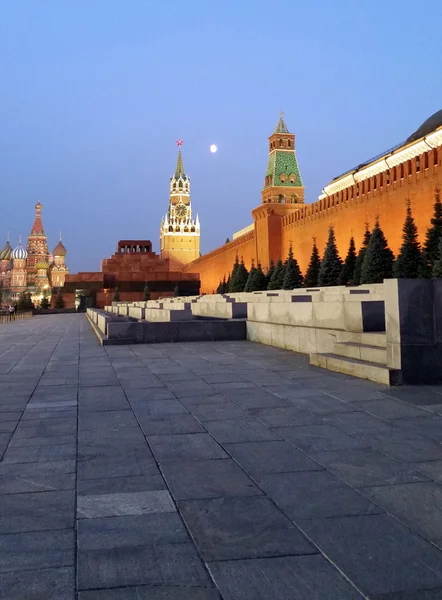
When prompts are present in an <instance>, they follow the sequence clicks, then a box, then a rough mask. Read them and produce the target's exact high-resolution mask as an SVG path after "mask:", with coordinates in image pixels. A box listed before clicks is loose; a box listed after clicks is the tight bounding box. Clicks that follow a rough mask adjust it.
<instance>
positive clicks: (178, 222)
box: [160, 140, 200, 271]
mask: <svg viewBox="0 0 442 600" xmlns="http://www.w3.org/2000/svg"><path fill="white" fill-rule="evenodd" d="M177 145H178V158H177V163H176V168H175V173H174V175H173V176H172V177H171V178H170V195H169V209H168V211H167V213H166V216H165V217H164V218H163V219H162V221H161V229H160V249H161V258H166V259H169V260H170V268H171V270H173V271H179V270H180V269H181V268H182V267H183V266H184V265H187V264H188V263H190V262H192V261H193V260H195V259H197V258H198V257H199V255H200V223H199V219H198V215H197V216H196V219H193V217H192V204H191V200H190V178H189V177H188V175H186V172H185V170H184V163H183V157H182V154H181V145H182V141H181V140H178V142H177Z"/></svg>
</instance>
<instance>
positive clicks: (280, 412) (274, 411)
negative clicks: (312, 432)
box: [248, 406, 322, 427]
mask: <svg viewBox="0 0 442 600" xmlns="http://www.w3.org/2000/svg"><path fill="white" fill-rule="evenodd" d="M248 411H249V413H250V414H251V415H252V416H253V417H255V419H259V420H260V421H261V422H262V423H264V424H265V425H267V426H268V427H290V426H292V425H322V420H321V417H318V416H317V415H312V414H310V413H308V412H307V411H305V410H302V409H300V408H297V407H296V406H281V407H275V408H249V409H248Z"/></svg>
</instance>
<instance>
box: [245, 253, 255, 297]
mask: <svg viewBox="0 0 442 600" xmlns="http://www.w3.org/2000/svg"><path fill="white" fill-rule="evenodd" d="M244 291H245V292H255V291H256V267H255V263H254V261H253V260H252V266H251V267H250V271H249V276H248V277H247V281H246V285H245V286H244Z"/></svg>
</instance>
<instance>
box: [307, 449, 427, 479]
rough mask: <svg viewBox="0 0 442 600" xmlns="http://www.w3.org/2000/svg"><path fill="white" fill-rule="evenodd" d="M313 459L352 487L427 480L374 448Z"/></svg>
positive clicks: (327, 454)
mask: <svg viewBox="0 0 442 600" xmlns="http://www.w3.org/2000/svg"><path fill="white" fill-rule="evenodd" d="M312 457H313V458H314V459H315V460H316V461H318V462H319V463H320V464H321V465H323V466H324V467H326V469H328V470H329V471H330V472H331V473H333V474H334V475H336V476H337V477H339V478H340V479H342V480H343V481H345V483H348V484H349V485H351V486H353V487H365V486H367V487H368V486H375V485H393V484H397V483H413V482H417V481H425V480H426V479H427V478H426V477H425V475H422V474H421V473H418V472H417V471H416V470H414V469H413V468H412V467H411V466H410V465H406V464H403V463H399V462H397V461H395V460H393V459H392V458H388V457H387V456H384V455H383V454H380V453H379V452H376V451H375V450H372V449H371V448H368V449H362V450H352V451H351V452H347V451H344V450H338V451H336V452H315V453H313V454H312Z"/></svg>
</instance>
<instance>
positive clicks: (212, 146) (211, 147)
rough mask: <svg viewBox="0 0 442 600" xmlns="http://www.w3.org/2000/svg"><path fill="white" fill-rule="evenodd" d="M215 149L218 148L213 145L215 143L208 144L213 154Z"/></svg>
mask: <svg viewBox="0 0 442 600" xmlns="http://www.w3.org/2000/svg"><path fill="white" fill-rule="evenodd" d="M217 150H218V148H217V147H216V146H215V144H212V145H211V146H210V152H212V154H214V153H215V152H216V151H217Z"/></svg>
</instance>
